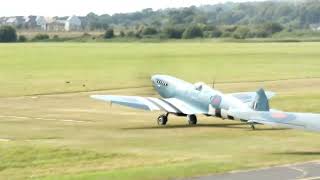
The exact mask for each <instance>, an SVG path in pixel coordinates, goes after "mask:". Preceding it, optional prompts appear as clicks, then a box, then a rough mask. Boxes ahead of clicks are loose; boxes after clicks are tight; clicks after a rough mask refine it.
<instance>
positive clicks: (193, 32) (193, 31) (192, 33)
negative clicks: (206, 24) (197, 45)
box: [182, 25, 203, 39]
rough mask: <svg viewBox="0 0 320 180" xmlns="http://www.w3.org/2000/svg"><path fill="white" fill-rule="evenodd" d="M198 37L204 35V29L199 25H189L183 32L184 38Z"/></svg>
mask: <svg viewBox="0 0 320 180" xmlns="http://www.w3.org/2000/svg"><path fill="white" fill-rule="evenodd" d="M197 37H203V32H202V29H201V28H200V27H199V26H197V25H194V26H189V27H188V28H187V29H186V30H185V31H184V32H183V34H182V38H183V39H192V38H197Z"/></svg>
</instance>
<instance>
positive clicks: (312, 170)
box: [189, 161, 320, 180]
mask: <svg viewBox="0 0 320 180" xmlns="http://www.w3.org/2000/svg"><path fill="white" fill-rule="evenodd" d="M238 179H239V180H257V179H258V180H270V179H272V180H315V179H319V180H320V161H317V162H316V161H314V162H308V163H302V164H292V165H285V166H278V167H272V168H264V169H258V170H252V171H238V172H231V173H227V174H218V175H210V176H204V177H195V178H190V179H189V180H238Z"/></svg>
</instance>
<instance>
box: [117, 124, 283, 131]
mask: <svg viewBox="0 0 320 180" xmlns="http://www.w3.org/2000/svg"><path fill="white" fill-rule="evenodd" d="M204 127H205V128H208V127H211V128H230V129H247V130H248V131H280V130H287V129H286V128H263V129H259V128H257V129H255V130H252V129H251V127H250V126H249V125H248V124H245V123H228V124H198V125H194V126H192V125H188V124H181V125H170V124H168V125H167V126H144V127H129V128H122V129H123V130H139V129H140V130H142V129H188V128H204Z"/></svg>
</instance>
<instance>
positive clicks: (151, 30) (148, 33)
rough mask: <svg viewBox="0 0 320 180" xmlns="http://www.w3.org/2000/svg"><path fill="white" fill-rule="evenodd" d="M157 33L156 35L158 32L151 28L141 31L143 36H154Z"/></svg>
mask: <svg viewBox="0 0 320 180" xmlns="http://www.w3.org/2000/svg"><path fill="white" fill-rule="evenodd" d="M157 33H158V31H157V30H156V29H155V28H153V27H147V28H144V29H143V31H142V34H143V35H155V34H157Z"/></svg>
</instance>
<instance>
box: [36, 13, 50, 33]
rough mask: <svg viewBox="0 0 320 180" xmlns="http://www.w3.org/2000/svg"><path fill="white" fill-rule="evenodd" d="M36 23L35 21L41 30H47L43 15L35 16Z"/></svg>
mask: <svg viewBox="0 0 320 180" xmlns="http://www.w3.org/2000/svg"><path fill="white" fill-rule="evenodd" d="M36 23H37V26H38V27H39V28H40V29H41V30H43V31H46V30H47V27H46V26H47V21H46V19H45V18H44V17H43V16H38V17H37V18H36Z"/></svg>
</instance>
